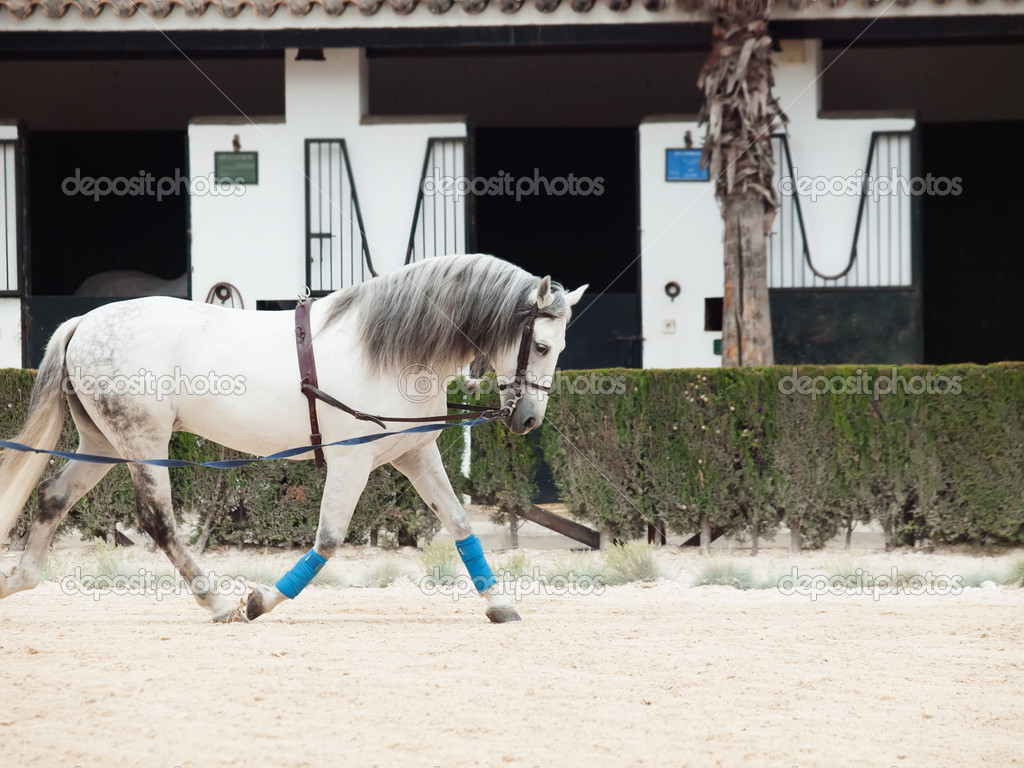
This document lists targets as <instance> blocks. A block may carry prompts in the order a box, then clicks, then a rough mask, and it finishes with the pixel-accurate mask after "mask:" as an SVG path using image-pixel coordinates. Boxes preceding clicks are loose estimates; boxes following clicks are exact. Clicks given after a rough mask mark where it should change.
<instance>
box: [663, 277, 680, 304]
mask: <svg viewBox="0 0 1024 768" xmlns="http://www.w3.org/2000/svg"><path fill="white" fill-rule="evenodd" d="M682 292H683V289H682V288H681V287H680V286H679V283H677V282H676V281H674V280H673V281H672V282H670V283H665V295H666V296H668V297H669V298H670V299H671V300H672V301H675V300H676V296H678V295H679V294H680V293H682Z"/></svg>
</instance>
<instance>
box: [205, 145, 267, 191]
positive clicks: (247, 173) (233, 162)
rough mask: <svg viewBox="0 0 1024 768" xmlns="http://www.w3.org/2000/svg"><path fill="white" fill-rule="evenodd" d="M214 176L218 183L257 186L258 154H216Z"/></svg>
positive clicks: (214, 155) (214, 156) (214, 157)
mask: <svg viewBox="0 0 1024 768" xmlns="http://www.w3.org/2000/svg"><path fill="white" fill-rule="evenodd" d="M213 167H214V174H215V175H216V176H217V181H228V182H236V181H237V183H239V184H256V183H258V182H259V169H260V164H259V153H258V152H214V153H213Z"/></svg>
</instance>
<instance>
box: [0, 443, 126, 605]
mask: <svg viewBox="0 0 1024 768" xmlns="http://www.w3.org/2000/svg"><path fill="white" fill-rule="evenodd" d="M94 450H95V449H90V447H89V444H87V443H84V442H83V444H82V445H80V446H79V448H78V452H79V453H93V452H94ZM110 467H111V465H110V464H87V463H85V462H79V461H69V462H68V463H67V465H66V466H65V467H64V468H63V469H61V470H60V472H58V473H57V474H55V475H53V476H52V477H48V478H47V479H46V480H44V481H43V482H42V483H40V485H39V496H38V499H39V503H38V505H37V507H36V516H35V520H34V521H33V523H32V529H31V531H29V534H28V543H27V544H26V546H25V551H24V553H23V554H22V556H21V560H20V561H19V563H18V565H17V567H15V569H14V571H13V572H12V573H11V575H10V576H7V577H4V576H0V598H2V597H7V596H8V595H12V594H14V593H15V592H21V591H22V590H24V589H32V587H34V586H36V585H37V584H38V583H39V579H40V578H41V576H42V573H43V565H44V564H45V562H46V552H47V549H48V548H49V546H50V541H51V540H52V539H53V534H54V533H56V531H57V528H58V526H60V524H61V522H62V521H63V520H64V517H65V515H67V513H68V510H70V509H71V507H73V506H74V505H75V503H76V502H77V501H78V500H79V499H80V498H82V497H83V496H84V495H85V494H86V493H88V492H89V491H90V490H91V489H92V487H93V486H94V485H96V483H98V482H99V481H100V480H102V479H103V476H104V475H106V474H107V472H109V471H110Z"/></svg>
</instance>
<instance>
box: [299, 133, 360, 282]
mask: <svg viewBox="0 0 1024 768" xmlns="http://www.w3.org/2000/svg"><path fill="white" fill-rule="evenodd" d="M376 276H377V272H376V271H375V270H374V268H373V262H372V261H371V259H370V246H369V243H368V241H367V239H366V230H365V228H364V227H363V215H362V212H361V211H360V210H359V196H358V195H357V194H356V185H355V181H354V180H353V178H352V166H351V164H350V163H349V159H348V148H347V147H346V145H345V140H344V139H307V140H306V285H308V286H309V288H310V291H311V292H312V294H313V295H314V296H323V295H325V294H328V293H330V292H331V291H336V290H338V289H339V288H347V287H348V286H351V285H358V284H359V283H363V282H365V281H366V280H369V279H370V278H371V277H376Z"/></svg>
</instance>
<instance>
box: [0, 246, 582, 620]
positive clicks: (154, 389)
mask: <svg viewBox="0 0 1024 768" xmlns="http://www.w3.org/2000/svg"><path fill="white" fill-rule="evenodd" d="M585 289H586V286H583V287H581V288H579V289H577V290H575V291H573V292H571V293H567V292H565V291H564V290H563V289H562V288H561V286H559V285H558V284H556V283H552V282H551V278H550V277H545V278H543V279H540V278H537V277H534V276H532V275H530V274H529V273H527V272H524V271H523V270H521V269H519V268H518V267H515V266H513V265H511V264H508V263H506V262H503V261H501V260H499V259H496V258H494V257H491V256H482V255H469V256H448V257H440V258H434V259H429V260H427V261H424V262H420V263H418V264H414V265H410V266H408V267H405V268H403V269H400V270H397V271H395V272H392V273H390V274H387V275H383V276H381V277H379V278H376V279H374V280H371V281H370V282H367V283H364V284H362V285H359V286H355V287H351V288H346V289H344V290H341V291H337V292H335V293H332V294H330V295H329V296H327V297H325V298H323V299H321V300H318V301H316V302H315V303H314V304H313V305H312V307H311V310H310V324H311V329H312V338H313V345H314V349H315V353H316V361H317V368H318V374H319V387H320V388H321V389H322V390H323V391H325V392H327V393H329V394H330V395H332V396H334V397H335V398H337V399H338V400H340V401H342V402H344V403H345V404H347V405H349V406H352V407H354V408H356V409H358V410H360V411H364V412H369V413H376V414H385V415H387V416H395V417H424V416H428V415H437V414H443V413H444V412H445V387H444V386H443V385H444V382H445V381H446V380H447V379H448V378H449V377H455V376H457V375H458V374H459V373H460V372H461V371H463V370H464V369H465V366H466V365H468V364H469V363H470V362H471V361H472V360H474V359H478V358H481V357H485V358H486V359H487V360H488V361H489V362H490V364H491V366H492V367H493V368H494V370H495V373H496V375H497V377H498V379H499V381H502V380H504V381H513V382H514V381H515V379H516V378H517V374H519V376H518V378H519V380H520V383H522V381H523V380H525V381H526V382H527V383H526V386H519V385H518V384H516V385H515V386H507V387H505V388H504V389H503V390H502V391H503V396H502V401H503V405H504V406H506V409H507V410H511V415H510V416H509V417H507V418H506V419H505V422H506V424H507V426H508V427H509V428H510V429H511V430H512V431H513V432H515V433H517V434H524V433H526V432H528V431H529V430H531V429H533V428H535V427H536V426H538V425H539V424H540V422H541V421H542V420H543V418H544V412H545V409H546V407H547V397H548V392H547V391H546V388H545V387H544V385H543V384H537V383H538V382H542V381H544V380H549V379H550V377H551V376H552V375H553V373H554V371H555V365H556V363H557V360H558V355H559V353H561V351H562V349H563V348H564V347H565V328H566V323H567V322H568V320H569V316H570V313H571V310H570V307H571V306H572V305H574V304H575V303H576V302H577V301H578V300H579V298H580V296H581V295H582V294H583V291H584V290H585ZM529 329H532V331H533V332H532V338H531V337H530V336H528V335H527V330H529ZM295 337H296V329H295V322H294V318H293V315H292V313H289V312H251V311H249V312H246V311H241V310H234V309H225V308H222V307H216V306H211V305H207V304H199V303H195V302H189V301H182V300H180V299H172V298H142V299H134V300H130V301H123V302H117V303H113V304H108V305H106V306H103V307H100V308H99V309H95V310H93V311H91V312H89V313H88V314H85V315H83V316H81V317H76V318H73V319H71V320H68V321H67V322H66V323H64V324H63V325H61V326H60V328H58V329H57V331H56V333H54V335H53V338H52V339H51V340H50V342H49V345H48V346H47V348H46V355H45V357H44V359H43V362H42V365H41V366H40V368H39V374H38V378H37V381H36V384H35V388H34V389H33V392H32V401H31V405H30V409H29V414H28V419H27V421H26V424H25V427H24V429H23V430H22V432H21V433H20V434H19V435H18V436H17V437H16V438H13V440H14V441H16V442H19V443H24V444H27V445H30V446H33V447H36V448H52V447H53V446H54V445H55V444H56V443H57V440H58V438H59V436H60V431H61V427H62V425H63V422H64V408H63V403H64V401H65V395H66V400H67V403H68V405H69V407H70V410H71V415H72V417H73V418H74V420H75V424H76V425H77V427H78V433H79V436H80V440H81V441H80V444H79V447H78V452H79V453H90V454H99V455H103V456H117V457H123V458H127V459H149V458H165V457H167V447H168V442H169V440H170V438H171V434H172V433H173V432H175V431H186V432H192V433H194V434H197V435H201V436H203V437H206V438H208V439H210V440H213V441H216V442H218V443H221V444H223V445H226V446H229V447H231V448H234V449H236V450H239V451H243V452H245V453H252V454H257V455H262V456H266V455H270V454H272V453H275V452H278V451H281V450H284V449H286V448H290V447H295V446H300V445H302V444H304V443H306V444H308V443H309V442H310V437H309V434H310V430H309V424H310V420H309V407H308V404H307V400H306V398H305V396H304V395H303V393H302V392H301V391H300V386H299V375H298V366H297V364H296V360H297V358H296V344H295ZM524 338H526V339H527V341H526V342H523V341H522V340H523V339H524ZM527 344H529V346H527ZM524 374H525V375H524ZM531 382H532V383H534V384H537V385H536V386H533V385H531ZM317 412H318V415H319V421H320V431H321V433H322V435H323V440H322V442H323V443H324V444H325V445H326V443H329V442H332V441H336V440H340V439H348V438H352V437H357V436H362V435H372V434H374V433H379V432H380V427H379V426H378V425H375V424H373V423H370V422H367V421H358V420H356V419H354V418H353V417H352V416H350V415H349V414H347V413H344V412H342V411H340V410H336V409H334V408H330V407H328V406H326V405H324V404H323V403H320V404H319V406H318V408H317ZM407 426H408V425H404V424H398V425H395V424H389V425H388V427H389V429H396V428H398V429H400V428H402V427H407ZM437 435H438V433H437V432H429V433H415V434H403V435H395V436H391V437H386V438H383V439H380V440H377V441H375V442H370V443H366V444H363V445H359V446H355V447H348V446H344V447H342V446H339V447H333V448H332V447H325V448H324V454H325V458H326V462H327V480H326V484H325V487H324V493H323V502H322V503H321V506H320V521H319V527H318V529H317V535H316V544H315V546H314V547H313V549H311V550H310V551H309V553H307V554H306V555H305V556H304V557H303V558H302V559H300V561H299V562H298V563H297V564H296V566H295V567H294V568H293V569H292V570H291V571H289V572H288V573H287V574H286V575H285V576H284V577H283V578H282V579H281V580H280V581H278V582H277V584H276V585H275V586H273V587H270V586H261V587H258V588H257V589H256V590H254V591H253V592H252V593H250V595H249V597H248V601H247V603H246V605H244V606H241V605H238V604H237V602H233V601H231V600H229V599H228V598H227V597H225V596H224V595H219V594H216V593H215V592H214V591H211V590H209V589H207V588H205V587H204V585H205V584H207V583H208V580H207V579H203V578H198V577H200V576H201V575H202V572H201V571H200V568H199V565H198V564H197V562H196V560H195V559H194V558H193V557H192V555H191V554H190V552H189V551H188V550H187V549H186V547H185V546H184V544H183V543H182V541H181V539H180V537H179V536H178V533H177V529H176V526H175V521H174V515H173V512H172V509H171V484H170V478H169V476H168V472H167V469H165V468H160V467H154V466H151V465H145V464H138V463H133V464H129V470H130V472H131V476H132V482H133V484H134V486H135V498H136V513H137V516H138V521H139V525H140V526H141V527H142V529H143V530H145V531H146V532H147V533H148V534H149V535H150V536H151V537H152V538H153V540H154V541H155V542H156V543H157V544H158V545H159V546H160V547H161V548H162V549H163V550H164V552H165V553H166V554H167V556H168V558H169V559H170V560H171V562H172V563H173V564H174V566H175V568H176V569H177V570H178V572H179V573H180V574H181V576H182V578H184V579H185V581H186V582H187V583H188V584H189V585H190V587H191V590H192V592H193V594H194V596H195V598H196V600H197V601H198V602H199V604H200V605H202V606H203V607H205V608H206V609H207V610H209V611H210V613H211V614H212V618H213V620H215V621H232V620H245V619H246V618H248V619H255V618H256V617H257V616H259V615H261V614H263V613H266V612H267V611H269V610H271V609H273V608H274V607H275V606H276V605H278V604H279V603H281V602H282V601H284V600H286V599H289V598H293V597H295V595H297V594H298V592H299V591H301V589H302V588H303V587H304V586H305V585H306V584H307V583H308V582H309V581H310V580H311V579H312V578H313V576H314V575H315V574H316V572H317V571H318V570H319V569H320V568H321V567H322V565H323V564H324V563H325V562H326V561H327V559H328V558H330V557H331V555H333V554H334V552H335V551H336V550H337V548H338V546H339V545H340V544H341V543H342V542H343V541H344V539H345V534H346V531H347V529H348V525H349V521H350V519H351V517H352V511H353V509H354V508H355V505H356V502H357V500H358V498H359V495H360V494H361V493H362V490H363V487H364V485H365V484H366V480H367V477H368V475H369V474H370V471H371V470H373V469H374V468H375V467H378V466H380V465H382V464H384V463H386V462H390V463H391V464H392V465H394V467H395V468H397V469H398V470H399V471H401V472H402V473H404V474H405V475H406V476H407V477H408V478H409V480H410V481H411V482H412V484H413V486H414V487H415V488H416V491H417V492H418V493H419V494H420V496H422V497H423V500H424V501H425V502H426V504H427V505H428V506H429V507H430V508H431V509H432V510H433V511H434V512H435V513H436V514H437V516H438V518H439V519H440V521H441V523H442V524H443V525H444V527H445V529H446V530H447V531H448V532H449V533H450V534H451V535H452V536H454V537H455V539H456V542H457V545H458V549H459V553H460V555H462V558H463V561H464V562H465V564H466V567H467V569H468V570H469V573H470V575H471V576H472V577H473V579H474V581H475V583H476V584H477V588H478V591H480V592H481V594H482V595H483V596H484V597H485V598H486V600H487V604H488V606H487V610H486V615H487V617H488V618H489V619H490V620H491V621H494V622H503V621H516V620H518V619H519V615H518V614H517V613H516V611H515V609H514V608H513V607H512V604H511V602H510V601H509V600H508V599H507V598H505V597H504V596H503V595H501V594H498V593H497V590H496V589H495V586H494V577H493V574H491V570H490V567H489V566H488V565H487V562H486V560H485V558H484V555H483V550H482V548H481V547H480V542H479V539H477V537H476V536H475V535H473V531H472V529H471V528H470V524H469V520H468V519H467V517H466V513H465V510H464V509H463V508H462V505H461V504H460V502H459V499H458V497H457V496H456V495H455V493H454V492H453V490H452V486H451V483H450V482H449V480H448V477H447V475H446V474H445V471H444V468H443V467H442V465H441V456H440V453H439V452H438V449H437V445H436V442H435V441H436V439H437ZM310 457H311V455H310V454H304V455H303V458H307V459H308V458H310ZM47 460H48V459H47V457H46V456H45V455H43V454H34V453H16V452H13V451H11V450H7V451H4V456H3V461H2V463H0V543H2V542H4V541H6V539H7V535H8V533H9V532H10V530H11V528H12V527H13V524H14V522H15V520H16V519H17V517H18V514H19V513H20V512H21V510H22V508H23V507H24V505H25V501H26V500H27V499H28V497H29V495H30V494H31V492H32V488H33V487H34V486H35V484H36V482H37V481H38V479H39V476H40V474H41V473H42V470H43V468H44V467H45V465H46V462H47ZM109 469H110V466H109V465H105V464H92V463H85V462H80V461H69V462H68V463H67V464H66V465H65V466H64V467H63V468H62V469H61V470H60V472H58V473H57V474H55V475H53V476H52V477H51V478H49V479H47V480H46V481H44V482H43V483H42V484H40V486H39V497H38V498H39V504H38V509H37V511H36V515H35V520H34V522H33V525H32V528H31V532H30V533H29V537H28V542H27V546H26V549H25V552H24V554H23V555H22V557H21V560H20V562H19V563H18V565H17V566H16V567H15V568H14V570H13V571H12V572H11V573H10V574H8V575H6V576H5V575H2V574H0V598H2V597H7V596H9V595H11V594H13V593H15V592H19V591H21V590H25V589H30V588H32V587H34V586H36V584H38V582H39V579H40V574H41V573H42V569H43V564H44V561H45V557H46V551H47V548H48V546H49V544H50V541H51V539H52V537H53V534H54V532H55V531H56V529H57V526H58V525H60V522H61V521H62V520H63V518H64V516H65V515H66V514H67V512H68V510H69V509H70V508H71V507H72V506H73V505H74V504H75V503H76V502H77V501H78V500H79V499H80V498H81V497H82V496H83V495H84V494H85V493H87V492H88V491H89V490H90V489H91V488H92V487H93V486H94V485H96V483H97V482H99V480H100V479H101V478H102V477H103V476H104V475H105V474H106V473H107V471H108V470H109Z"/></svg>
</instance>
